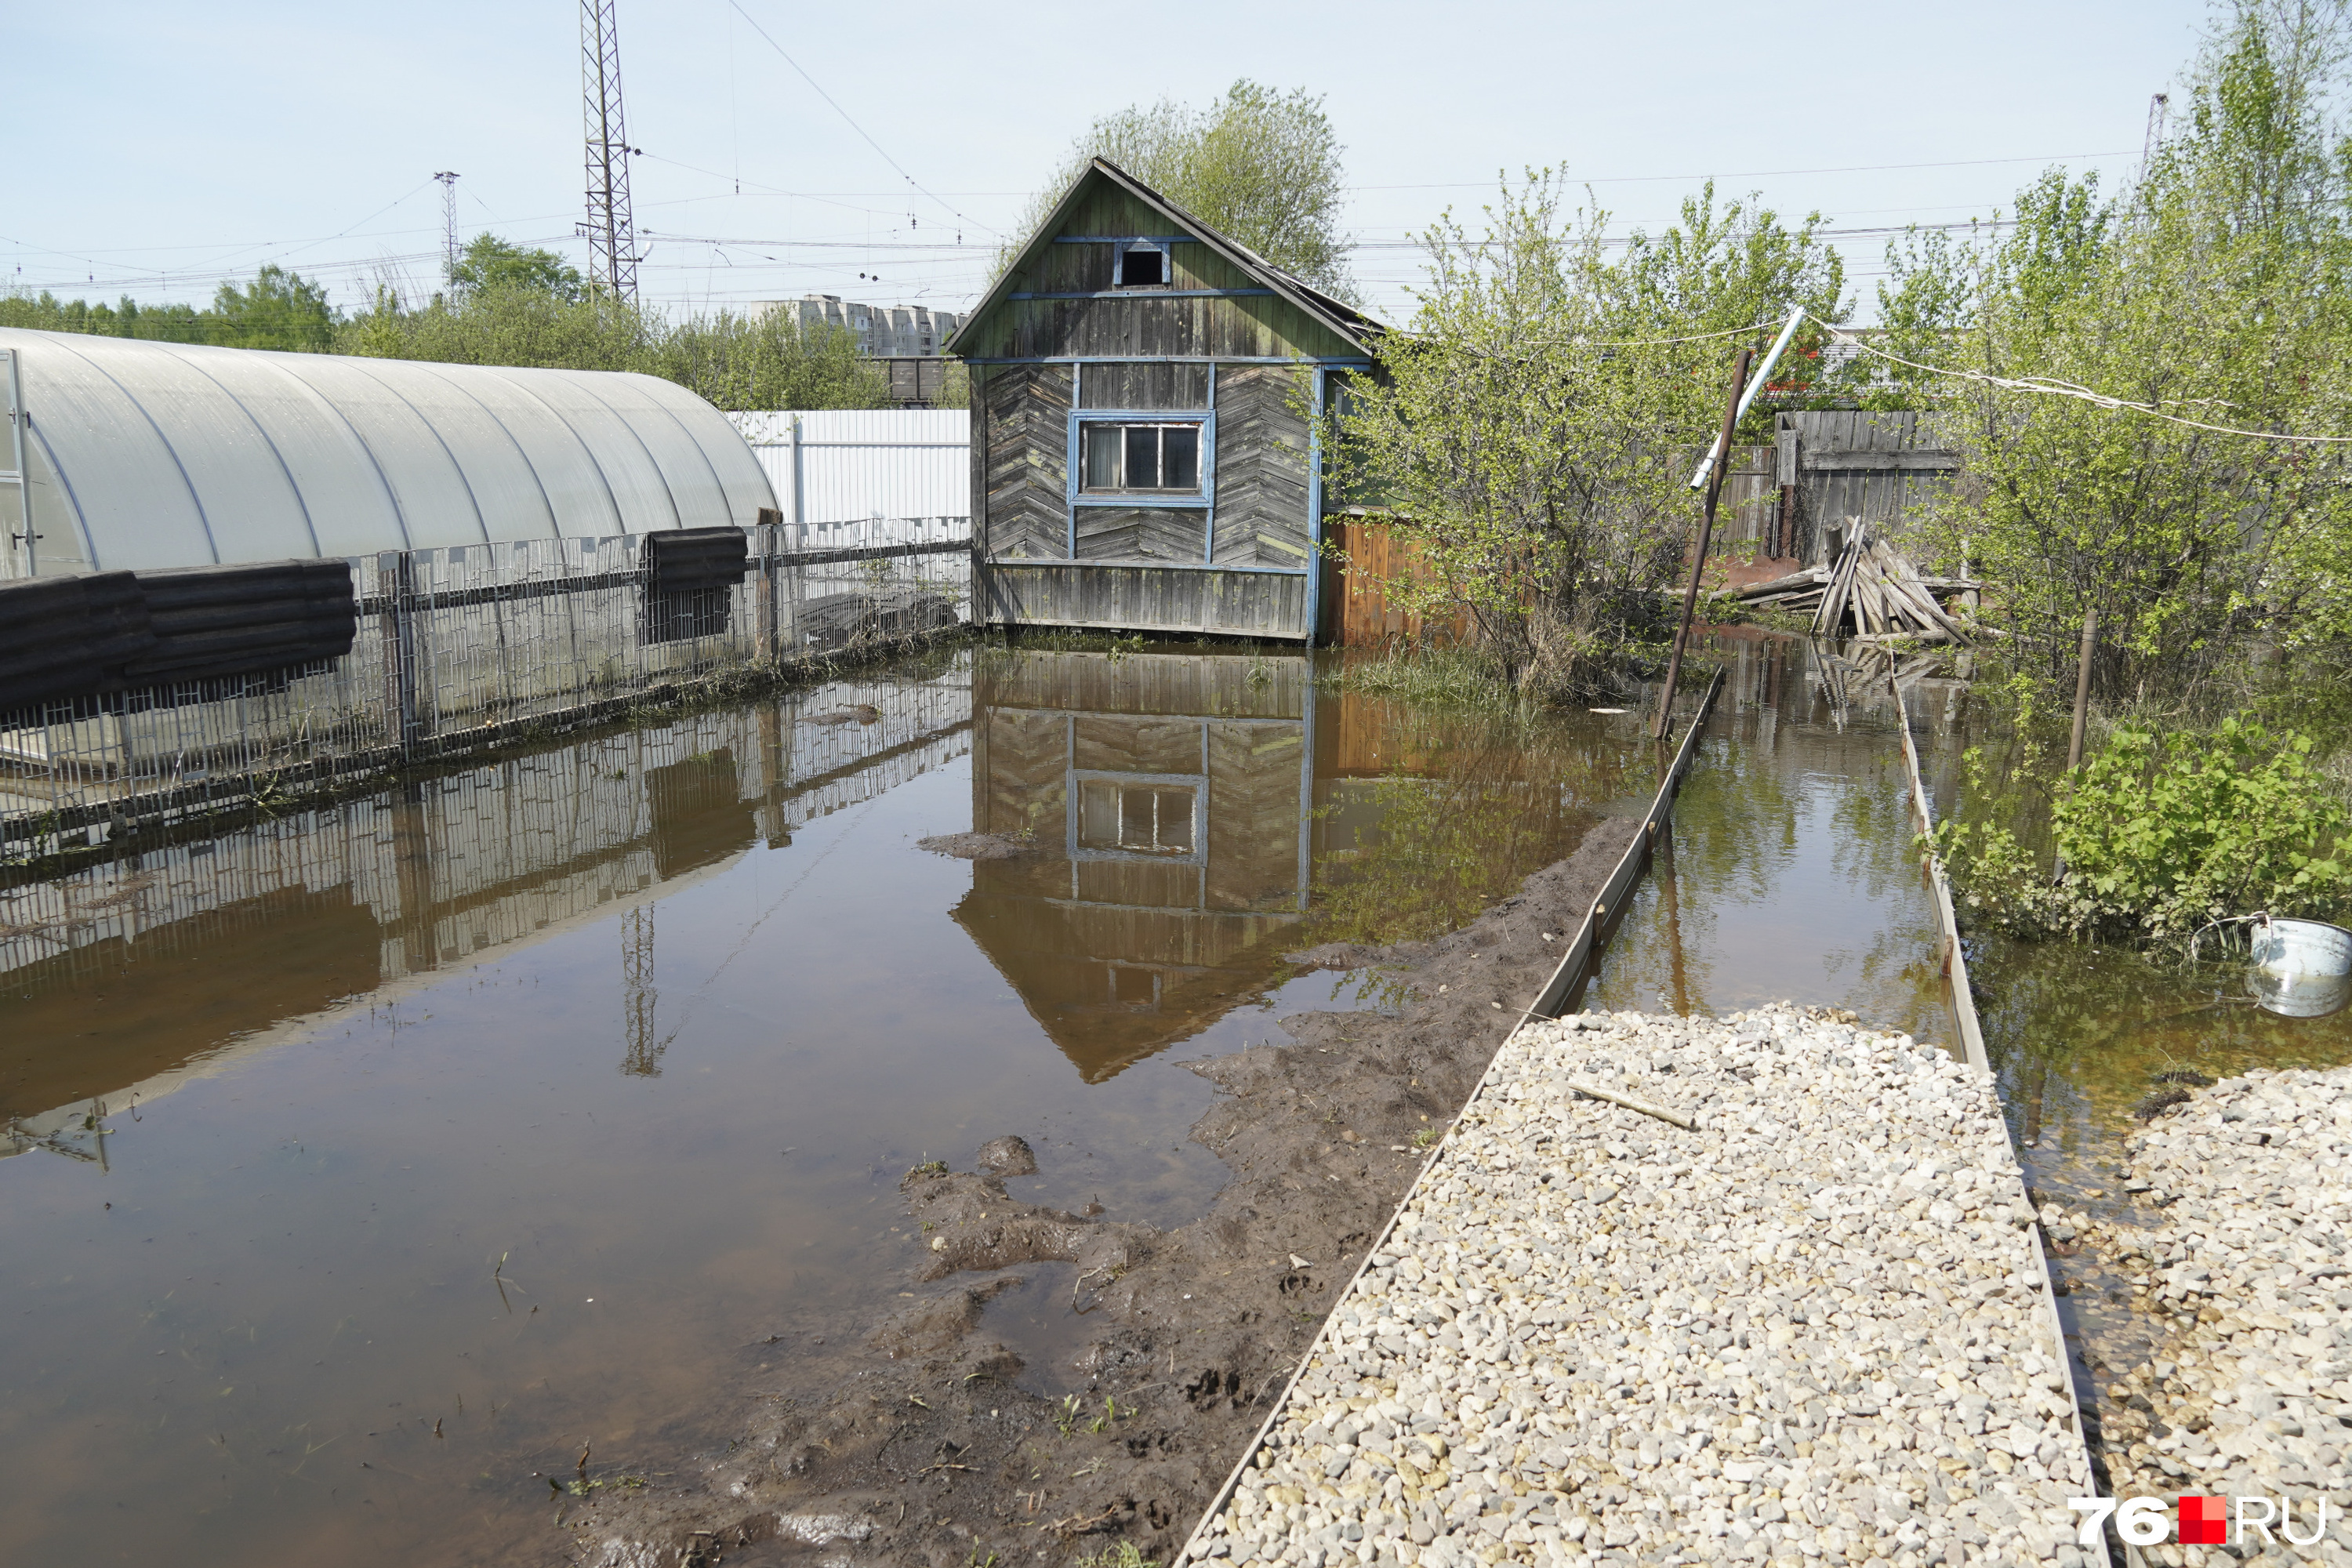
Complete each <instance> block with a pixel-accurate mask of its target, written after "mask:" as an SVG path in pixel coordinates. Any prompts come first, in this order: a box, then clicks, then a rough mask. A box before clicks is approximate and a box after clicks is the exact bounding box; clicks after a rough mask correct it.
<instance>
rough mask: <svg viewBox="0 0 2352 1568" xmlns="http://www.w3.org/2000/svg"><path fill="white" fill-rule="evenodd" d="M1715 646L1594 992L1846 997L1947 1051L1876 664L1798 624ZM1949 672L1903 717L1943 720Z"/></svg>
mask: <svg viewBox="0 0 2352 1568" xmlns="http://www.w3.org/2000/svg"><path fill="white" fill-rule="evenodd" d="M1712 644H1713V647H1715V648H1716V649H1717V651H1718V652H1719V653H1720V654H1721V655H1723V656H1724V657H1725V658H1726V666H1725V668H1726V680H1725V685H1724V689H1723V693H1722V695H1721V697H1720V698H1718V699H1717V704H1716V710H1715V714H1714V717H1713V720H1712V721H1711V722H1710V723H1709V725H1708V728H1707V730H1706V740H1705V741H1704V742H1703V747H1704V749H1703V751H1702V752H1701V755H1700V760H1699V763H1698V764H1697V765H1696V767H1695V768H1694V769H1693V770H1692V772H1691V773H1690V775H1689V777H1688V778H1687V780H1686V781H1685V784H1684V785H1683V789H1682V794H1681V795H1680V796H1679V797H1678V799H1677V801H1676V803H1675V815H1674V819H1673V828H1672V831H1671V833H1670V834H1669V835H1668V836H1667V837H1668V839H1669V842H1668V844H1667V845H1666V847H1665V849H1664V852H1663V853H1660V854H1658V855H1656V856H1654V858H1653V860H1652V865H1651V874H1650V876H1649V877H1648V878H1646V879H1644V880H1643V882H1642V883H1641V884H1640V885H1639V887H1638V889H1637V891H1636V893H1635V895H1634V899H1633V904H1632V906H1631V908H1630V909H1629V910H1627V912H1626V915H1625V918H1624V921H1623V923H1622V925H1621V926H1620V928H1619V930H1618V931H1617V933H1616V935H1615V936H1614V937H1613V938H1612V941H1611V944H1610V948H1609V952H1608V955H1607V958H1606V960H1605V961H1604V963H1603V964H1602V967H1601V973H1600V975H1599V977H1598V978H1597V979H1596V980H1595V982H1594V983H1593V984H1592V985H1591V988H1590V989H1591V996H1590V1002H1591V1005H1596V1006H1601V1007H1608V1008H1613V1009H1638V1010H1641V1011H1643V1012H1676V1013H1709V1014H1722V1013H1728V1012H1736V1011H1738V1010H1739V1009H1741V1008H1745V1007H1751V1006H1755V1005H1758V1004H1760V1003H1765V1002H1780V1001H1788V1002H1794V1003H1797V1004H1799V1005H1811V1006H1822V1007H1843V1008H1847V1009H1850V1010H1852V1011H1853V1012H1854V1013H1855V1014H1857V1015H1858V1016H1860V1017H1861V1018H1862V1019H1863V1021H1864V1022H1865V1023H1868V1024H1871V1025H1873V1026H1877V1027H1880V1028H1889V1029H1901V1030H1904V1031H1906V1032H1908V1033H1910V1034H1911V1035H1913V1036H1915V1037H1917V1038H1919V1039H1922V1040H1932V1041H1934V1042H1936V1043H1937V1044H1939V1045H1942V1046H1944V1047H1947V1048H1948V1049H1952V1050H1954V1051H1955V1052H1957V1050H1958V1045H1957V1039H1958V1037H1957V1035H1956V1033H1955V1029H1954V1025H1953V1023H1952V1017H1951V1011H1950V1007H1949V1005H1948V1002H1947V1000H1946V994H1945V988H1944V983H1943V977H1942V974H1941V973H1940V972H1939V970H1938V967H1937V962H1936V958H1935V954H1936V952H1937V946H1936V912H1935V904H1934V901H1933V898H1932V896H1931V895H1930V894H1929V892H1928V890H1927V886H1926V884H1925V882H1924V881H1923V879H1922V878H1921V874H1920V869H1919V860H1918V856H1917V854H1916V851H1915V850H1914V849H1913V848H1912V847H1911V841H1912V837H1913V835H1914V833H1915V831H1916V830H1915V829H1914V827H1913V826H1912V824H1911V819H1910V814H1909V810H1908V807H1907V805H1906V795H1905V791H1906V787H1907V786H1906V783H1905V775H1904V771H1903V750H1902V747H1903V742H1902V732H1901V731H1900V730H1899V729H1898V728H1897V725H1898V724H1899V723H1900V720H1899V719H1898V718H1897V716H1896V710H1895V705H1894V702H1893V700H1892V698H1891V696H1890V694H1889V692H1888V689H1887V686H1886V682H1885V677H1884V675H1883V674H1881V675H1879V676H1877V677H1876V678H1875V679H1864V677H1863V675H1862V673H1861V672H1860V671H1859V670H1857V669H1856V668H1853V667H1851V666H1849V665H1848V664H1847V663H1846V662H1845V661H1843V660H1842V659H1838V658H1835V656H1834V655H1832V654H1831V653H1829V652H1828V651H1827V650H1826V649H1825V648H1823V647H1820V646H1817V645H1814V644H1811V643H1808V642H1805V641H1802V640H1801V639H1798V638H1794V637H1774V636H1766V635H1760V634H1756V633H1751V632H1748V631H1746V630H1744V629H1727V630H1723V631H1719V632H1717V634H1716V635H1715V637H1713V639H1712ZM1879 668H1881V669H1882V670H1883V668H1884V666H1881V667H1879ZM1944 684H1945V683H1942V682H1935V681H1930V682H1928V683H1927V686H1926V689H1924V690H1923V689H1920V688H1918V687H1914V688H1912V692H1911V701H1912V705H1913V706H1912V714H1913V720H1914V722H1916V723H1923V724H1930V725H1932V724H1935V723H1940V722H1942V715H1943V711H1944V710H1943V705H1942V702H1941V698H1942V696H1943V690H1942V688H1943V686H1944Z"/></svg>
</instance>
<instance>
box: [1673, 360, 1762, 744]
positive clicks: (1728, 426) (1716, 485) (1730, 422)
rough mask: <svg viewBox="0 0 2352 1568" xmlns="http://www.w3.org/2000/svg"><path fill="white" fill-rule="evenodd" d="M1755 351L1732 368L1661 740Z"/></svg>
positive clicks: (1678, 633)
mask: <svg viewBox="0 0 2352 1568" xmlns="http://www.w3.org/2000/svg"><path fill="white" fill-rule="evenodd" d="M1755 354H1756V351H1755V350H1754V349H1741V350H1740V351H1739V360H1738V363H1736V364H1734V365H1733V366H1732V368H1731V398H1730V401H1728V402H1727V403H1726V404H1725V405H1723V439H1722V440H1721V441H1720V442H1718V443H1717V447H1716V454H1715V468H1714V469H1713V470H1712V471H1711V472H1709V473H1708V475H1707V477H1706V508H1705V509H1704V510H1702V511H1701V513H1700V515H1699V525H1698V550H1697V552H1696V553H1695V554H1693V555H1692V557H1691V574H1690V586H1689V587H1687V588H1685V589H1684V590H1683V619H1682V625H1681V626H1678V627H1676V628H1675V651H1674V656H1673V657H1672V658H1669V659H1667V660H1666V690H1665V695H1664V697H1662V698H1661V699H1660V700H1659V701H1658V722H1657V727H1656V729H1655V730H1654V731H1652V733H1653V734H1654V736H1655V737H1656V738H1657V739H1658V740H1661V741H1663V740H1664V739H1665V738H1666V731H1667V730H1668V729H1669V728H1670V727H1671V726H1672V725H1673V723H1674V717H1675V681H1677V680H1678V679H1681V677H1682V672H1683V649H1684V647H1685V646H1686V645H1687V644H1688V643H1689V642H1690V628H1691V615H1692V613H1693V612H1694V611H1696V609H1697V608H1698V584H1699V576H1700V574H1702V573H1704V572H1705V571H1706V547H1707V545H1708V544H1709V543H1710V542H1713V540H1714V538H1715V503H1716V500H1717V498H1719V497H1720V496H1721V495H1722V494H1723V476H1724V472H1725V470H1726V469H1727V468H1728V467H1729V466H1730V463H1731V430H1732V426H1735V425H1737V424H1738V422H1739V395H1740V394H1741V393H1742V392H1744V391H1746V390H1747V387H1748V361H1749V360H1751V359H1753V358H1754V357H1755Z"/></svg>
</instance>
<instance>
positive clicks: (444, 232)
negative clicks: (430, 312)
mask: <svg viewBox="0 0 2352 1568" xmlns="http://www.w3.org/2000/svg"><path fill="white" fill-rule="evenodd" d="M433 177H434V178H435V179H436V180H438V181H440V182H441V281H442V282H444V283H446V284H447V285H448V286H449V292H450V294H451V295H452V296H453V297H454V296H455V295H456V294H457V171H456V170H455V169H444V170H442V171H441V172H440V173H439V174H436V175H434V176H433Z"/></svg>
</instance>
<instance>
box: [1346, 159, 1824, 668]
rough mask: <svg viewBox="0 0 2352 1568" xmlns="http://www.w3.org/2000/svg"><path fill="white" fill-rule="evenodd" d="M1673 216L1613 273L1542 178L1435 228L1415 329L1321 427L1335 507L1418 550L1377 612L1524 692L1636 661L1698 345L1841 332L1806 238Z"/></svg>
mask: <svg viewBox="0 0 2352 1568" xmlns="http://www.w3.org/2000/svg"><path fill="white" fill-rule="evenodd" d="M1684 216H1685V222H1684V224H1683V225H1681V226H1677V227H1675V228H1670V229H1668V230H1667V231H1665V232H1664V233H1663V234H1660V235H1657V236H1654V237H1650V236H1642V237H1636V238H1635V240H1634V242H1633V246H1632V247H1630V248H1629V249H1628V251H1627V252H1626V253H1625V254H1623V255H1622V256H1620V257H1617V258H1612V256H1611V254H1610V249H1609V247H1608V246H1607V244H1606V243H1605V240H1604V230H1605V227H1606V224H1607V217H1608V215H1607V214H1606V213H1603V212H1601V211H1599V210H1597V209H1573V210H1572V209H1571V208H1570V206H1569V205H1568V201H1567V185H1566V183H1565V182H1564V181H1563V180H1562V179H1560V178H1559V177H1558V176H1556V175H1553V174H1549V173H1545V174H1533V175H1530V176H1529V178H1528V182H1527V183H1526V184H1523V185H1521V186H1519V187H1518V188H1517V189H1513V188H1512V187H1511V186H1510V185H1508V184H1506V185H1505V187H1504V189H1503V191H1502V194H1501V197H1500V199H1499V200H1498V201H1497V202H1496V204H1494V205H1489V206H1487V207H1486V209H1485V212H1484V217H1485V221H1484V223H1483V225H1482V226H1480V227H1479V228H1478V229H1475V230H1474V229H1472V228H1471V227H1468V226H1465V225H1464V224H1463V223H1462V222H1461V221H1460V220H1458V219H1457V218H1455V217H1454V215H1453V214H1451V213H1448V214H1447V215H1446V216H1444V218H1443V219H1441V220H1440V221H1439V223H1438V224H1436V225H1435V226H1433V227H1432V228H1431V229H1430V230H1429V232H1428V233H1427V234H1426V235H1424V236H1423V246H1424V247H1425V249H1426V250H1427V253H1428V257H1427V263H1426V265H1427V270H1428V280H1427V282H1426V283H1425V284H1424V285H1423V287H1422V288H1421V289H1419V290H1418V298H1419V309H1418V310H1417V312H1416V314H1415V316H1414V319H1413V321H1412V326H1411V329H1410V330H1409V331H1399V332H1393V333H1391V334H1389V335H1388V336H1387V337H1385V338H1384V339H1382V340H1381V342H1379V343H1378V344H1377V345H1376V348H1375V353H1376V355H1377V363H1375V365H1374V367H1373V370H1372V372H1371V373H1370V374H1368V375H1360V376H1357V377H1354V378H1352V379H1351V380H1350V382H1349V384H1348V386H1347V388H1346V390H1345V394H1344V395H1343V396H1342V397H1341V398H1340V399H1339V400H1338V403H1337V407H1336V409H1335V411H1334V412H1333V414H1332V415H1331V416H1329V417H1328V420H1327V421H1326V431H1325V449H1326V450H1328V451H1329V452H1331V453H1332V454H1333V455H1334V460H1335V462H1336V463H1337V464H1338V465H1339V470H1340V474H1341V476H1342V478H1343V479H1344V481H1345V483H1346V485H1347V487H1348V489H1349V494H1350V495H1351V496H1352V497H1354V498H1356V499H1360V500H1366V501H1377V502H1379V503H1380V504H1381V506H1383V507H1384V508H1386V509H1387V510H1388V517H1389V526H1390V527H1391V528H1392V529H1393V530H1395V531H1397V532H1398V533H1399V534H1401V535H1402V538H1403V541H1404V542H1405V543H1407V544H1408V545H1409V546H1410V548H1409V549H1408V551H1407V552H1405V555H1406V558H1407V559H1408V560H1410V561H1412V563H1413V564H1412V567H1411V568H1410V569H1408V570H1407V571H1406V572H1404V573H1403V574H1402V575H1400V576H1399V577H1398V578H1397V579H1395V580H1391V581H1389V582H1387V583H1385V584H1383V586H1384V589H1385V591H1386V592H1387V593H1388V594H1389V595H1391V596H1393V597H1395V598H1397V599H1400V600H1402V602H1403V603H1404V604H1405V605H1407V606H1409V607H1411V608H1412V609H1415V610H1418V611H1420V612H1421V613H1422V614H1423V616H1430V617H1433V618H1434V619H1435V620H1436V621H1437V622H1439V623H1440V624H1443V623H1444V622H1445V621H1447V620H1450V619H1454V618H1459V619H1460V620H1462V621H1463V622H1465V624H1466V626H1467V627H1468V630H1469V633H1470V637H1471V639H1472V641H1473V642H1474V644H1475V646H1476V647H1477V648H1478V649H1479V650H1481V651H1482V652H1484V653H1485V654H1486V655H1487V656H1488V657H1489V658H1492V659H1493V660H1495V661H1496V664H1497V665H1498V666H1499V667H1500V668H1501V669H1502V670H1503V672H1504V673H1505V674H1506V675H1507V676H1508V677H1509V679H1512V680H1513V681H1514V682H1516V683H1517V684H1518V685H1519V686H1520V687H1522V688H1523V689H1529V690H1533V691H1536V692H1538V693H1541V694H1545V695H1556V696H1562V697H1565V696H1572V695H1578V694H1582V693H1587V692H1591V691H1595V690H1600V689H1607V688H1609V687H1610V686H1612V684H1613V683H1614V682H1615V681H1617V680H1618V679H1620V678H1621V676H1622V672H1623V668H1624V667H1625V665H1626V663H1627V661H1628V660H1629V659H1638V658H1643V657H1645V656H1644V654H1643V646H1644V644H1645V643H1646V642H1647V641H1648V640H1649V639H1650V638H1651V637H1652V636H1653V627H1654V623H1655V622H1656V621H1657V618H1658V616H1657V606H1658V604H1659V600H1658V598H1657V591H1658V590H1659V589H1661V588H1663V587H1664V586H1665V585H1666V584H1667V583H1668V582H1669V581H1670V580H1671V579H1672V578H1673V577H1674V575H1675V572H1676V570H1677V568H1678V567H1679V566H1680V564H1681V563H1682V560H1683V555H1684V551H1685V547H1686V544H1687V542H1688V541H1689V538H1690V534H1691V532H1692V531H1693V527H1694V525H1695V524H1696V521H1697V517H1698V507H1697V503H1696V499H1695V498H1694V496H1693V493H1692V492H1691V491H1690V490H1689V489H1687V488H1686V481H1687V479H1688V475H1689V467H1688V465H1689V463H1690V462H1691V460H1692V458H1693V456H1694V454H1695V453H1696V452H1697V451H1698V450H1700V449H1703V448H1704V447H1706V445H1708V444H1709V443H1711V442H1712V440H1713V438H1714V437H1715V436H1716V434H1717V429H1718V428H1719V426H1720V422H1721V420H1722V417H1723V414H1722V409H1723V398H1724V394H1725V390H1726V388H1725V380H1726V376H1727V370H1728V364H1727V361H1728V359H1729V356H1730V350H1731V349H1733V348H1735V347H1736V346H1737V343H1736V342H1734V341H1732V340H1727V339H1723V338H1708V337H1704V336H1703V334H1707V333H1711V332H1717V331H1730V330H1732V329H1748V330H1750V331H1753V330H1754V329H1756V328H1757V326H1758V323H1759V322H1769V321H1771V319H1772V318H1773V317H1775V316H1782V317H1785V316H1786V314H1787V313H1788V311H1789V310H1790V309H1791V307H1792V306H1793V305H1795V304H1796V303H1797V302H1799V301H1800V300H1801V301H1803V302H1804V303H1806V304H1807V305H1808V307H1809V308H1811V309H1812V310H1817V311H1819V312H1820V313H1822V314H1823V315H1825V316H1828V317H1830V318H1831V319H1832V320H1834V319H1836V318H1837V317H1838V316H1839V315H1840V314H1842V313H1843V309H1844V305H1843V300H1842V298H1841V289H1842V286H1843V274H1842V273H1841V272H1840V271H1839V269H1838V265H1837V262H1836V258H1835V257H1834V256H1833V255H1832V253H1830V252H1829V251H1828V250H1827V248H1826V247H1823V246H1822V244H1821V243H1820V241H1819V239H1818V237H1817V236H1816V234H1815V232H1814V230H1815V228H1816V227H1817V226H1818V224H1819V221H1820V220H1819V218H1818V217H1817V216H1816V217H1812V218H1809V219H1807V221H1806V223H1805V225H1804V226H1802V227H1801V228H1799V229H1796V230H1790V229H1789V228H1787V227H1786V226H1784V225H1782V224H1781V223H1780V220H1779V219H1778V217H1776V216H1774V215H1773V214H1772V213H1771V212H1769V210H1767V209H1763V208H1760V207H1757V206H1754V205H1747V204H1738V203H1735V204H1732V205H1729V206H1728V207H1726V208H1723V209H1720V210H1718V209H1717V207H1716V205H1715V204H1714V200H1713V193H1712V192H1711V191H1710V192H1708V193H1706V195H1702V196H1701V197H1699V198H1697V199H1696V201H1694V202H1693V203H1691V204H1690V205H1687V206H1686V207H1685V215H1684ZM1769 331H1770V328H1769V327H1766V328H1764V329H1763V331H1762V333H1760V334H1758V335H1759V336H1760V335H1768V334H1769ZM1695 337H1697V338H1700V340H1701V341H1696V342H1694V341H1691V340H1693V339H1694V338H1695Z"/></svg>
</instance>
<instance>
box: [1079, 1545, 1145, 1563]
mask: <svg viewBox="0 0 2352 1568" xmlns="http://www.w3.org/2000/svg"><path fill="white" fill-rule="evenodd" d="M1078 1568H1160V1560H1159V1559H1158V1558H1156V1557H1146V1556H1145V1555H1144V1554H1143V1550H1142V1548H1140V1547H1139V1546H1137V1545H1136V1544H1135V1542H1132V1541H1121V1542H1115V1543H1113V1544H1112V1545H1109V1546H1106V1547H1104V1548H1103V1549H1102V1550H1101V1551H1100V1552H1088V1553H1087V1554H1086V1555H1085V1556H1083V1557H1081V1558H1079V1559H1078Z"/></svg>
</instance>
